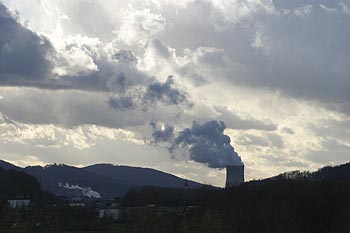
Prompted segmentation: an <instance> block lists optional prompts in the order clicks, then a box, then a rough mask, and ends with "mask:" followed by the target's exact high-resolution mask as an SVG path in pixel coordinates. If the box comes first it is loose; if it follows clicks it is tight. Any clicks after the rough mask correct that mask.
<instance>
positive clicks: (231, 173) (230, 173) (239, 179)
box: [226, 164, 244, 188]
mask: <svg viewBox="0 0 350 233" xmlns="http://www.w3.org/2000/svg"><path fill="white" fill-rule="evenodd" d="M242 183H244V165H243V164H240V165H229V166H226V188H230V187H234V186H238V185H240V184H242Z"/></svg>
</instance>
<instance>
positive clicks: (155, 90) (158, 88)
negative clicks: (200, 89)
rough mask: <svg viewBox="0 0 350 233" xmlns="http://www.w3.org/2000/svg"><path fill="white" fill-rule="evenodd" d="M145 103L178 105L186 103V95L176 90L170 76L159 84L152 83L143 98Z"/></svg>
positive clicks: (156, 82)
mask: <svg viewBox="0 0 350 233" xmlns="http://www.w3.org/2000/svg"><path fill="white" fill-rule="evenodd" d="M143 101H144V102H145V103H156V102H158V101H159V102H162V103H164V104H167V105H178V104H182V103H186V102H187V93H185V92H184V91H182V90H180V89H178V88H177V87H176V86H175V82H174V79H173V77H172V76H169V77H168V79H167V80H166V81H165V82H164V83H161V82H159V81H156V80H154V81H152V82H151V83H150V84H149V85H148V87H147V90H146V92H145V94H144V96H143Z"/></svg>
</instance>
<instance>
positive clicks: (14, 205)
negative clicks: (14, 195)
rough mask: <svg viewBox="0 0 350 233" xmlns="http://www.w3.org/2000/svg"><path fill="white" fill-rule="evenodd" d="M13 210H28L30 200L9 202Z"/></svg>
mask: <svg viewBox="0 0 350 233" xmlns="http://www.w3.org/2000/svg"><path fill="white" fill-rule="evenodd" d="M7 202H8V203H9V205H10V207H11V208H12V209H20V208H27V207H28V206H29V205H30V203H31V202H30V200H28V199H14V200H8V201H7Z"/></svg>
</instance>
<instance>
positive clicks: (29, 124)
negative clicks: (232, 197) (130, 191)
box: [0, 0, 350, 186]
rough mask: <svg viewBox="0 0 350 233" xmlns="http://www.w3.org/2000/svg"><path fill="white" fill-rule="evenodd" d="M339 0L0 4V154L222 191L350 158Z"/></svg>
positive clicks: (345, 42) (347, 67) (349, 100)
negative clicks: (230, 174) (239, 177)
mask: <svg viewBox="0 0 350 233" xmlns="http://www.w3.org/2000/svg"><path fill="white" fill-rule="evenodd" d="M349 24H350V1H349V0H239V1H238V0H237V1H236V0H231V1H228V0H143V1H140V0H133V1H121V0H103V1H102V0H74V1H71V0H26V1H23V0H2V1H0V135H1V140H0V158H1V159H4V160H6V161H9V162H13V163H15V164H17V165H19V166H28V165H44V164H50V163H65V164H69V165H75V166H85V165H90V164H95V163H112V164H120V165H130V166H141V167H151V168H155V169H159V170H162V171H165V172H169V173H172V174H175V175H178V176H180V177H184V178H188V179H191V180H195V181H199V182H203V183H206V184H213V185H218V186H223V185H224V183H225V169H223V168H224V167H225V165H227V164H237V163H239V164H240V163H242V162H243V163H244V164H245V177H246V180H252V179H261V178H266V177H270V176H273V175H277V174H279V173H282V172H287V171H292V170H315V169H318V168H320V167H323V166H326V165H337V164H341V163H345V162H348V161H350V75H349V74H350V43H349V41H350V27H349Z"/></svg>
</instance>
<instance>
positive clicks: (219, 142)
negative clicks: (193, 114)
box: [150, 121, 243, 169]
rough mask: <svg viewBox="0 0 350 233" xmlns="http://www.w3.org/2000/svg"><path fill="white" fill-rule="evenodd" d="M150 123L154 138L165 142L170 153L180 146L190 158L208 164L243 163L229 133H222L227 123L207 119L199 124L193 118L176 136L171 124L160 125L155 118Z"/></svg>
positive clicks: (173, 152)
mask: <svg viewBox="0 0 350 233" xmlns="http://www.w3.org/2000/svg"><path fill="white" fill-rule="evenodd" d="M150 125H151V126H152V127H153V134H152V136H153V140H154V141H153V142H154V143H158V144H164V143H166V142H167V145H169V147H168V149H169V151H170V153H172V154H175V152H176V151H177V150H183V151H185V153H186V154H188V156H189V159H190V160H193V161H195V162H198V163H203V164H205V165H207V166H208V167H211V168H219V169H221V168H224V167H226V166H227V165H238V164H243V163H242V160H241V157H240V156H239V155H238V154H237V152H236V151H235V150H234V148H233V147H232V146H231V144H230V142H231V139H230V137H229V136H227V135H226V134H224V130H225V129H226V125H225V123H224V122H222V121H208V122H205V123H202V124H200V123H197V122H193V124H192V126H191V128H186V129H184V130H182V131H180V132H179V133H178V135H177V136H174V128H173V127H172V126H165V127H163V128H162V129H159V128H157V127H156V125H155V123H154V122H151V123H150Z"/></svg>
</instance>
